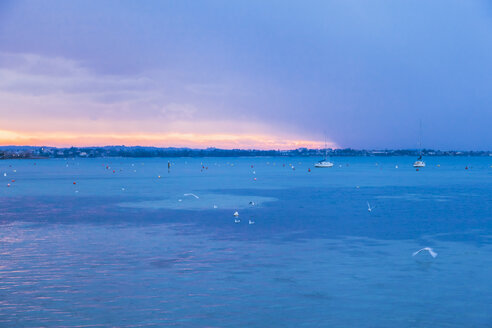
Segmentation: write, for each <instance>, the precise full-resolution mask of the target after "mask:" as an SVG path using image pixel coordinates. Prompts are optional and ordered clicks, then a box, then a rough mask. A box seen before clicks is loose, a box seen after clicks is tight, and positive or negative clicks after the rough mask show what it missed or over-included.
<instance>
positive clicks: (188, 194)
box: [183, 193, 200, 199]
mask: <svg viewBox="0 0 492 328" xmlns="http://www.w3.org/2000/svg"><path fill="white" fill-rule="evenodd" d="M183 196H193V197H195V198H196V199H198V198H200V197H198V196H197V195H195V194H191V193H190V194H183Z"/></svg>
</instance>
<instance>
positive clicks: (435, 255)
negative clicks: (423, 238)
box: [412, 247, 437, 258]
mask: <svg viewBox="0 0 492 328" xmlns="http://www.w3.org/2000/svg"><path fill="white" fill-rule="evenodd" d="M423 251H428V252H429V254H430V256H432V257H433V258H436V257H437V253H436V252H434V250H433V249H432V248H430V247H424V248H422V249H419V250H418V251H416V252H415V253H413V254H412V256H415V255H417V254H418V253H420V252H423Z"/></svg>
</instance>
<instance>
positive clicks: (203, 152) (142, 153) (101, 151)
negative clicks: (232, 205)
mask: <svg viewBox="0 0 492 328" xmlns="http://www.w3.org/2000/svg"><path fill="white" fill-rule="evenodd" d="M324 155H325V150H324V149H307V148H298V149H292V150H254V149H252V150H248V149H219V148H206V149H192V148H172V147H168V148H159V147H140V146H132V147H127V146H105V147H70V148H58V147H34V146H0V159H48V158H72V157H80V158H99V157H137V158H138V157H315V156H317V157H319V156H324ZM327 155H329V156H352V157H368V156H371V157H376V156H379V157H392V156H418V155H419V150H416V149H394V150H364V149H362V150H358V149H351V148H345V149H327ZM422 155H423V156H427V157H429V156H480V157H482V156H483V157H488V156H492V151H457V150H447V151H441V150H432V149H423V150H422Z"/></svg>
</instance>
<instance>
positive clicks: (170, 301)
mask: <svg viewBox="0 0 492 328" xmlns="http://www.w3.org/2000/svg"><path fill="white" fill-rule="evenodd" d="M233 160H234V161H235V165H234V166H233V167H232V166H230V165H225V164H226V163H225V162H226V161H232V160H231V159H227V160H222V159H214V161H217V162H218V163H217V169H216V170H217V171H216V172H214V173H213V174H209V175H208V176H202V175H201V174H208V172H207V173H203V172H200V171H199V170H197V172H195V173H193V172H191V169H189V171H187V170H188V169H183V172H181V173H179V174H178V173H175V174H176V175H175V176H174V177H172V178H171V177H169V179H168V180H166V185H165V186H166V187H165V188H162V186H161V185H159V183H160V181H159V182H157V184H154V185H151V186H150V187H149V186H147V187H144V190H143V191H142V190H140V191H132V190H133V189H134V188H137V187H138V186H144V185H145V184H152V183H153V182H151V181H153V180H151V178H150V177H149V176H151V175H153V174H151V173H148V175H149V176H138V177H133V178H131V177H114V179H113V177H111V178H110V179H109V178H108V180H106V175H107V172H106V171H104V167H103V170H102V172H99V173H97V171H96V172H94V171H93V170H95V169H94V166H96V165H95V163H96V164H100V163H98V162H97V161H98V160H94V161H92V162H91V161H90V160H87V161H82V162H81V164H80V165H77V166H74V167H77V169H78V170H79V171H78V174H79V175H78V177H76V179H77V182H78V184H77V186H78V188H79V190H80V192H79V193H78V195H75V193H70V194H66V195H63V194H62V193H60V190H58V189H57V188H61V189H63V188H65V186H63V187H60V186H56V185H55V186H50V187H49V188H46V189H44V192H42V191H39V190H36V191H33V192H29V191H30V190H31V188H33V186H35V185H36V181H37V182H38V183H39V184H41V185H42V184H43V183H45V182H44V180H43V179H42V178H41V177H36V176H35V175H32V172H30V171H29V170H31V168H30V167H29V166H28V165H29V161H26V162H16V169H17V172H18V174H19V176H18V177H17V181H19V182H22V180H23V178H24V179H25V185H24V186H23V185H19V186H17V188H18V189H17V190H14V191H13V192H11V191H5V190H2V197H1V198H0V208H1V212H0V255H1V256H0V326H6V327H12V326H32V327H38V326H73V327H79V326H121V327H124V326H127V327H130V326H132V327H133V326H165V325H174V326H182V327H196V326H215V327H217V326H219V327H238V326H239V327H244V326H247V327H271V326H282V327H299V326H315V327H318V326H335V327H429V326H439V327H441V326H446V327H464V326H467V327H470V326H473V327H488V326H490V325H491V324H492V315H491V314H490V311H489V310H490V307H491V305H492V297H491V296H490V295H492V293H491V292H492V284H491V283H490V281H489V280H490V279H489V277H490V275H491V273H492V272H491V271H492V269H491V268H492V263H491V262H492V256H491V255H492V246H491V236H492V233H491V225H492V223H491V220H490V219H491V213H492V210H491V201H492V199H491V197H492V196H491V195H492V193H491V192H490V191H491V188H490V180H487V178H490V174H491V173H490V171H487V170H486V166H485V165H483V169H481V170H480V171H478V169H477V167H478V168H479V167H480V164H481V163H482V162H481V160H482V159H477V163H475V164H474V165H473V167H474V168H475V169H476V170H477V172H466V174H468V176H461V174H465V173H463V172H461V171H453V170H449V171H437V169H436V175H435V176H434V175H430V173H429V172H433V171H431V170H429V171H427V173H426V174H428V176H426V177H425V179H422V180H421V181H419V180H418V179H420V176H416V175H415V171H413V170H410V169H409V170H407V171H403V170H401V171H400V172H401V173H398V174H401V177H400V178H399V179H398V181H394V183H392V181H393V180H394V178H395V172H394V166H395V165H394V163H387V164H386V167H388V170H390V169H389V168H393V170H392V171H390V172H389V173H388V174H387V175H384V174H382V173H381V172H383V173H384V172H385V171H384V169H383V170H381V169H380V168H381V167H383V168H384V167H385V163H383V162H382V161H381V160H380V159H378V160H379V162H380V165H378V166H377V167H375V166H374V165H373V163H372V162H370V161H369V160H370V159H366V161H367V162H356V163H351V166H349V167H348V168H347V166H345V167H344V168H341V169H340V170H338V171H336V170H331V171H322V172H321V171H314V170H313V172H312V173H314V174H316V175H315V176H314V177H313V175H308V172H307V170H306V171H305V172H302V173H299V172H296V173H293V170H291V169H290V170H289V169H285V170H284V168H283V167H282V166H281V165H276V166H275V167H272V165H271V164H268V165H267V164H266V163H264V162H266V161H265V160H264V159H254V161H255V162H254V167H255V171H256V172H255V173H256V174H255V175H256V176H258V177H262V179H265V180H269V182H268V183H269V184H271V188H267V185H259V186H257V185H256V184H255V183H256V182H258V181H260V179H258V180H256V181H254V180H253V182H252V181H251V179H249V178H250V175H251V169H250V161H251V159H233ZM303 160H305V159H303ZM448 160H449V159H448ZM121 161H122V162H121V163H120V164H121V166H125V165H127V166H128V167H130V166H131V162H130V161H131V159H128V160H121ZM161 161H162V163H164V164H166V163H167V160H165V159H163V160H161ZM393 161H394V162H397V163H401V161H402V158H397V159H393ZM270 162H273V161H272V160H271V159H270ZM297 162H298V161H296V163H297ZM58 164H60V163H58V162H57V161H53V162H51V161H47V162H46V164H43V165H44V168H43V169H42V170H45V171H46V174H45V175H44V176H47V177H52V176H60V177H61V178H60V180H59V181H57V183H58V184H59V185H63V184H64V183H65V182H69V183H67V185H69V184H70V183H71V180H74V178H73V176H72V175H71V174H72V173H73V172H72V173H70V174H67V173H66V171H63V172H62V173H60V175H57V174H55V173H56V172H57V170H59V168H58ZM441 164H442V166H445V162H444V161H441ZM2 165H3V166H5V164H4V163H2ZM183 165H184V164H183ZM189 165H191V164H189ZM218 165H222V166H220V168H219V167H218ZM449 165H450V166H451V165H456V164H453V163H452V162H450V163H449ZM39 166H41V165H39ZM97 166H99V165H97ZM101 166H102V165H101ZM113 166H115V164H114V163H113ZM145 166H146V167H150V168H149V170H151V171H152V170H154V169H155V170H157V168H158V167H159V166H160V164H159V161H156V162H152V163H146V164H145ZM176 166H177V167H178V168H179V165H175V166H173V168H175V167H176ZM457 166H458V165H456V167H457ZM125 167H126V166H125ZM209 167H210V169H209V170H210V171H211V170H212V168H213V167H214V165H213V164H210V165H209ZM299 167H302V165H299V164H297V165H296V169H297V170H298V171H300V170H301V169H300V168H299ZM400 167H402V165H401V164H400ZM225 168H227V170H233V171H232V172H230V171H227V170H226V169H225ZM306 168H307V166H306ZM35 170H40V169H39V167H38V166H37V167H36V168H35ZM176 170H178V169H176ZM221 170H226V173H224V174H221V172H222V171H221ZM234 170H237V171H234ZM23 172H25V173H23ZM36 172H38V173H39V172H40V171H36ZM190 172H191V173H190ZM244 172H246V173H244ZM41 173H42V171H41ZM469 173H471V174H469ZM22 174H25V176H23V175H22ZM111 174H112V173H111ZM145 174H147V173H145ZM181 174H182V175H181ZM473 174H475V175H473ZM99 175H100V176H101V179H96V178H97V177H98V176H99ZM223 175H225V176H226V177H223ZM243 175H244V180H241V179H243ZM190 176H191V177H192V178H190ZM451 176H453V177H454V180H453V181H454V184H451V183H450V182H449V180H447V178H449V179H450V178H451ZM234 177H236V178H235V183H234V184H232V183H231V182H230V181H229V180H230V179H231V178H234ZM274 177H276V179H274ZM202 178H203V179H205V181H202V180H200V179H202ZM125 179H127V180H125ZM132 179H134V180H135V181H133V180H132ZM197 179H198V180H200V181H195V180H197ZM378 179H381V183H380V184H379V185H378V184H377V183H376V181H377V180H378ZM465 179H468V180H465ZM290 180H292V181H290ZM444 180H446V182H443V183H442V184H441V183H440V182H441V181H444ZM122 181H126V186H127V187H126V190H125V193H122V192H121V189H117V188H114V189H111V190H109V191H107V192H106V191H105V188H107V187H108V186H107V184H109V185H111V186H115V185H117V184H121V183H122ZM131 181H133V182H131ZM161 181H162V179H161ZM214 181H215V182H214ZM360 181H366V182H368V183H367V184H366V185H364V184H363V183H361V182H360ZM154 182H155V181H154ZM369 182H370V183H369ZM356 185H361V187H360V188H355V186H356ZM27 186H29V187H27ZM23 188H25V189H23ZM111 188H112V187H111ZM146 188H148V189H146ZM207 188H208V189H207ZM185 189H190V190H193V191H196V190H202V191H201V193H200V194H199V196H201V195H202V194H203V195H206V194H210V195H227V196H224V197H230V198H231V199H233V200H234V201H238V200H239V201H240V202H243V200H244V201H247V200H249V199H250V198H251V197H252V196H254V197H256V199H262V197H266V198H271V199H275V200H276V201H274V202H265V203H262V205H261V206H245V207H244V208H243V209H242V210H241V211H240V218H241V222H240V223H238V224H236V223H234V217H233V216H232V212H231V210H230V209H222V208H220V207H219V208H216V209H214V208H207V209H200V210H193V209H192V208H186V209H176V208H169V207H164V208H161V207H157V208H156V207H154V208H124V207H121V206H119V205H118V204H121V203H124V202H132V201H136V202H152V201H158V202H159V201H162V199H167V198H166V197H169V198H171V197H180V196H179V195H182V194H183V193H184V192H187V191H189V190H185ZM19 190H25V191H26V193H21V192H20V191H19ZM97 190H99V192H98V191H97ZM151 190H154V192H153V193H152V192H150V191H151ZM207 190H208V191H207ZM72 191H73V190H72ZM8 192H9V193H10V194H9V193H8ZM81 193H82V195H80V194H81ZM197 194H198V192H197ZM173 199H175V198H173ZM200 199H202V198H200ZM203 199H204V200H208V199H207V197H203ZM215 200H216V199H215ZM215 200H213V199H210V201H211V202H214V201H215ZM415 200H418V201H415ZM442 200H446V201H442ZM190 201H191V200H190ZM366 201H370V202H371V205H374V206H375V208H374V210H373V211H372V212H368V211H367V206H366ZM249 219H254V221H255V222H256V223H255V224H254V225H249V224H248V220H249ZM424 246H429V247H433V248H434V249H435V250H436V251H437V252H438V254H439V255H438V257H437V258H435V259H433V258H431V257H430V256H428V254H427V253H421V254H419V256H417V257H412V253H413V252H414V251H416V250H418V249H420V248H421V247H424Z"/></svg>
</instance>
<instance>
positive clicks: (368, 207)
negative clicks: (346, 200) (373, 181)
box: [367, 202, 376, 212]
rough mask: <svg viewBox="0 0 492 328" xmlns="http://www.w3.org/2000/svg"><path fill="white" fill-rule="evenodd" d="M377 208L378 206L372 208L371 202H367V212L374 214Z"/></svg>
mask: <svg viewBox="0 0 492 328" xmlns="http://www.w3.org/2000/svg"><path fill="white" fill-rule="evenodd" d="M375 208H376V206H374V207H371V204H369V202H367V211H368V212H372V210H373V209H375Z"/></svg>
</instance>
